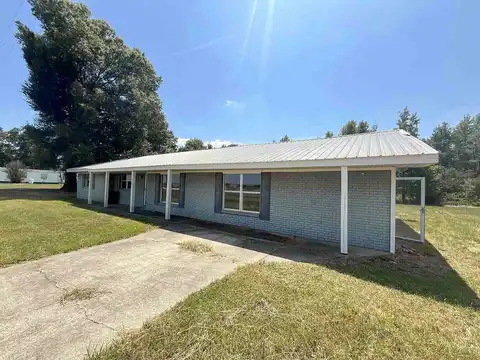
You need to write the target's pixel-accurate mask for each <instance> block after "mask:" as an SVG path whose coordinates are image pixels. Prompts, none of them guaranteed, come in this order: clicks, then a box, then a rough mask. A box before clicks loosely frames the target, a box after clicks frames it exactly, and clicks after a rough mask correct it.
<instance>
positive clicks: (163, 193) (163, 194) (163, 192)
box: [162, 188, 167, 201]
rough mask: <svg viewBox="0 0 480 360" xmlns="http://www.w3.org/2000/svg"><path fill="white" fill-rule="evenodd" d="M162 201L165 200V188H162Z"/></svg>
mask: <svg viewBox="0 0 480 360" xmlns="http://www.w3.org/2000/svg"><path fill="white" fill-rule="evenodd" d="M162 201H167V189H165V188H162Z"/></svg>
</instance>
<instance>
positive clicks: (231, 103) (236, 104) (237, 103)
mask: <svg viewBox="0 0 480 360" xmlns="http://www.w3.org/2000/svg"><path fill="white" fill-rule="evenodd" d="M225 106H226V107H229V108H232V109H243V108H244V107H245V103H244V102H241V101H235V100H228V99H227V100H225Z"/></svg>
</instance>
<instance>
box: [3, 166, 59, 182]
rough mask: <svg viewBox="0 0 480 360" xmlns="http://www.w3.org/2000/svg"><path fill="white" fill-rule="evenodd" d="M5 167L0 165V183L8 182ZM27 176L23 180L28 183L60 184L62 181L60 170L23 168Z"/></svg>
mask: <svg viewBox="0 0 480 360" xmlns="http://www.w3.org/2000/svg"><path fill="white" fill-rule="evenodd" d="M5 170H6V168H2V167H0V183H5V182H10V180H9V179H8V177H7V173H6V172H5ZM25 170H26V171H27V177H26V178H25V179H24V180H23V182H25V183H30V184H38V183H40V184H62V183H63V182H64V179H63V174H62V172H61V171H54V170H37V169H25Z"/></svg>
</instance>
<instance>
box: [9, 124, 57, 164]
mask: <svg viewBox="0 0 480 360" xmlns="http://www.w3.org/2000/svg"><path fill="white" fill-rule="evenodd" d="M13 160H19V161H21V162H22V163H23V164H24V165H25V166H26V167H28V168H34V169H53V168H55V165H56V164H55V163H56V160H55V159H54V158H53V159H52V158H49V152H48V151H47V149H46V148H45V147H44V146H43V145H42V142H41V141H35V138H34V134H33V133H32V127H31V126H30V125H26V126H23V127H21V128H13V129H11V130H9V131H1V129H0V166H5V165H6V164H7V163H8V162H10V161H13Z"/></svg>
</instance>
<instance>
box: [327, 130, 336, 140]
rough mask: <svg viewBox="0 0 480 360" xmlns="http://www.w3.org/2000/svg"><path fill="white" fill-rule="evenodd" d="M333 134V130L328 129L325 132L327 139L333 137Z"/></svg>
mask: <svg viewBox="0 0 480 360" xmlns="http://www.w3.org/2000/svg"><path fill="white" fill-rule="evenodd" d="M333 136H334V135H333V132H331V131H327V132H326V133H325V137H326V138H327V139H328V138H332V137H333Z"/></svg>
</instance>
